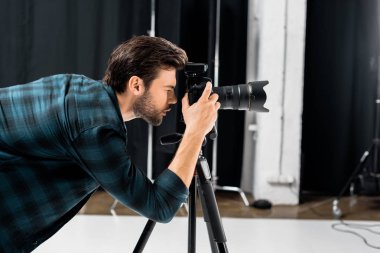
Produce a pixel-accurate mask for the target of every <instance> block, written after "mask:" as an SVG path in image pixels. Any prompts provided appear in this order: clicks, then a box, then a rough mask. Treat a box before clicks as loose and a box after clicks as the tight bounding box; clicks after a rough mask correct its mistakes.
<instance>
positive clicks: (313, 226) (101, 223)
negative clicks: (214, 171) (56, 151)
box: [34, 215, 380, 253]
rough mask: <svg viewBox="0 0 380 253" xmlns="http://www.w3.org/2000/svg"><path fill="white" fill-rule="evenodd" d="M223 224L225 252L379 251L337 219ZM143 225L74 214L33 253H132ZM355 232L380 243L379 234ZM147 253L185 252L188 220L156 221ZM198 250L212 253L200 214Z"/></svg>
mask: <svg viewBox="0 0 380 253" xmlns="http://www.w3.org/2000/svg"><path fill="white" fill-rule="evenodd" d="M222 222H223V226H224V230H225V234H226V237H227V247H228V250H229V252H233V253H235V252H253V253H256V252H257V253H298V252H299V253H317V252H318V253H319V252H322V253H330V252H331V253H371V252H380V250H375V249H372V248H369V247H368V246H366V245H365V244H364V242H363V241H362V240H361V239H360V238H358V237H356V236H354V235H352V234H348V233H341V232H337V231H335V230H333V229H332V228H331V224H333V223H336V221H331V220H330V221H327V220H293V219H291V220H290V219H289V220H283V219H232V218H223V220H222ZM347 222H350V223H360V224H363V223H364V224H376V225H378V226H376V227H374V228H372V229H373V230H376V232H377V233H380V227H379V226H380V222H372V221H371V222H353V221H347ZM145 223H146V219H145V218H142V217H135V216H133V217H132V216H117V217H113V216H98V215H77V216H76V217H75V218H74V219H73V220H72V221H70V222H69V223H68V224H67V225H66V226H64V227H63V228H62V229H61V230H60V231H59V232H58V233H57V234H55V235H54V236H53V237H52V238H50V239H49V240H48V241H47V242H45V243H44V244H42V245H41V246H40V247H39V248H37V249H36V250H35V251H34V252H36V253H51V252H54V253H59V252H65V253H66V252H83V253H86V252H89V253H103V252H107V253H108V252H115V253H117V252H132V251H133V248H134V246H135V244H136V242H137V240H138V238H139V237H140V234H141V232H142V230H143V228H144V226H145ZM341 228H343V227H341ZM345 229H347V228H345ZM350 230H353V229H350ZM353 231H355V232H359V233H360V234H362V235H363V236H365V238H366V239H367V240H368V243H371V244H375V245H377V246H380V235H379V234H377V235H376V234H374V233H370V232H368V231H365V230H357V229H356V230H353ZM145 252H146V253H150V252H155V253H156V252H165V253H166V252H168V253H170V252H176V253H177V252H187V219H186V218H180V217H178V218H177V217H176V218H174V219H173V221H171V222H170V223H168V224H157V225H156V227H155V229H154V230H153V233H152V235H151V237H150V239H149V241H148V243H147V245H146V247H145V250H144V253H145ZM197 252H202V253H203V252H211V250H210V246H209V241H208V235H207V229H206V227H205V225H204V222H203V219H202V218H200V219H198V220H197Z"/></svg>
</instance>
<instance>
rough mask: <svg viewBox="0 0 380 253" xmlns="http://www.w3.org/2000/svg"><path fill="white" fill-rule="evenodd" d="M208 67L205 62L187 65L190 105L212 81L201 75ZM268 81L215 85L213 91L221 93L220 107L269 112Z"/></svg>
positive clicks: (185, 70) (186, 73) (186, 74)
mask: <svg viewBox="0 0 380 253" xmlns="http://www.w3.org/2000/svg"><path fill="white" fill-rule="evenodd" d="M207 68H208V66H207V64H203V63H188V64H186V66H185V69H184V72H185V76H186V85H187V89H188V93H189V104H190V105H191V104H193V103H195V102H197V101H198V99H199V98H200V97H201V95H202V93H203V90H204V89H205V87H206V83H207V82H208V81H210V82H211V79H210V78H207V77H203V76H200V75H201V74H204V73H205V72H206V71H207ZM268 83H269V82H268V81H256V82H249V83H248V84H238V85H232V86H223V87H213V88H212V91H213V92H214V93H217V94H218V95H219V100H218V102H220V104H221V107H220V109H224V110H248V111H252V110H254V111H257V112H269V110H268V109H267V108H265V107H264V103H265V101H266V99H267V95H266V93H265V91H264V86H265V85H267V84H268Z"/></svg>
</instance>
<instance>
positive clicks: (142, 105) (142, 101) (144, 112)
mask: <svg viewBox="0 0 380 253" xmlns="http://www.w3.org/2000/svg"><path fill="white" fill-rule="evenodd" d="M133 112H134V114H135V116H136V117H138V118H142V119H143V120H145V121H146V122H147V123H149V124H151V125H153V126H159V125H161V123H162V116H161V113H160V112H159V111H157V110H156V109H155V108H154V106H153V104H152V99H151V96H150V93H149V92H148V91H146V92H145V93H144V94H143V95H142V97H140V98H138V99H137V100H136V102H135V104H134V105H133Z"/></svg>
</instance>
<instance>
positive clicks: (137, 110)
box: [133, 69, 177, 126]
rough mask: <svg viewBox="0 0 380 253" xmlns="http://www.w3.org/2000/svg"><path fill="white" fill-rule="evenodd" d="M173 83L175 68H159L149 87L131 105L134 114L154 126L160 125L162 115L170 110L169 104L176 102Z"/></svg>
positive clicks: (174, 81) (174, 83) (174, 80)
mask: <svg viewBox="0 0 380 253" xmlns="http://www.w3.org/2000/svg"><path fill="white" fill-rule="evenodd" d="M175 85H176V70H175V69H170V70H165V69H161V70H160V71H159V74H158V76H157V78H156V79H154V80H153V81H152V83H151V85H150V87H149V89H148V90H145V91H144V94H143V95H142V96H141V97H139V98H138V99H137V100H136V102H135V104H134V106H133V112H134V114H135V116H136V117H139V118H142V119H144V120H145V121H146V122H148V123H149V124H152V125H154V126H158V125H160V124H161V123H162V119H163V117H164V116H165V115H166V113H167V112H169V111H170V106H171V105H173V104H175V103H177V98H176V96H175V92H174V88H175Z"/></svg>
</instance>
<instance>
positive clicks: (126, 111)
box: [116, 92, 136, 122]
mask: <svg viewBox="0 0 380 253" xmlns="http://www.w3.org/2000/svg"><path fill="white" fill-rule="evenodd" d="M116 96H117V101H118V103H119V107H120V112H121V116H122V117H123V120H124V122H125V121H129V120H132V119H135V118H136V116H135V114H134V113H133V102H134V101H133V99H132V98H131V97H130V96H128V93H127V92H123V93H116Z"/></svg>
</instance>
